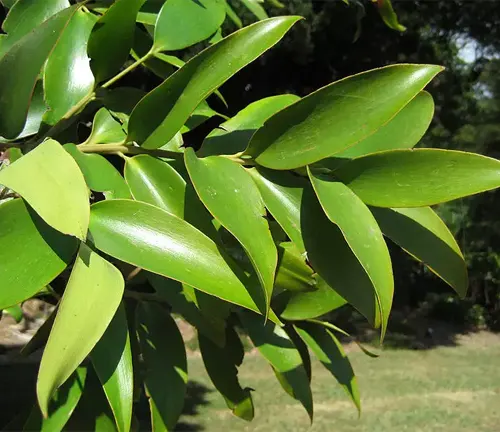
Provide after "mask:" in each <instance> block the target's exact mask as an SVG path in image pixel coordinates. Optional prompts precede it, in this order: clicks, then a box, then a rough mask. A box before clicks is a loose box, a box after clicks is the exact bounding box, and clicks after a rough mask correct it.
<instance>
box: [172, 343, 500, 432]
mask: <svg viewBox="0 0 500 432" xmlns="http://www.w3.org/2000/svg"><path fill="white" fill-rule="evenodd" d="M349 357H350V359H351V362H352V363H353V366H354V370H355V371H356V374H357V376H358V382H359V386H360V390H361V397H362V409H363V413H362V415H361V418H360V419H358V416H357V413H356V410H355V408H354V406H353V405H352V404H351V402H350V401H349V400H348V398H347V396H346V395H345V393H343V391H342V389H341V388H340V387H339V386H338V385H337V383H336V381H335V380H334V379H333V377H331V375H329V373H328V372H327V371H326V369H324V368H323V367H322V366H321V364H319V363H318V362H314V364H313V382H312V388H313V394H314V400H315V419H314V424H313V426H312V428H310V429H309V421H308V418H307V415H306V413H305V411H304V410H303V408H302V407H301V406H300V405H299V404H298V403H296V402H295V400H293V399H291V398H290V397H289V396H288V395H287V394H285V393H284V391H283V390H282V389H281V387H280V386H279V384H278V383H277V381H276V379H275V377H274V374H273V373H272V371H271V370H270V369H269V366H268V365H267V364H266V362H265V361H264V360H263V359H262V358H261V357H260V356H259V355H258V354H256V353H251V354H249V355H247V357H246V359H245V362H244V364H243V366H242V368H241V371H240V379H241V383H242V384H243V385H244V386H248V387H252V388H254V389H255V392H254V403H255V409H256V417H255V419H254V421H253V422H251V423H246V422H244V421H242V420H239V419H237V418H235V417H234V416H232V414H231V412H230V411H229V410H228V409H227V408H226V405H225V403H224V401H223V399H222V397H221V396H220V395H219V394H218V393H216V392H215V391H212V390H213V387H212V385H211V383H210V381H209V380H208V378H207V376H206V373H205V370H204V367H203V362H202V360H201V358H200V357H199V355H193V356H191V358H190V362H189V366H190V371H189V372H190V377H191V379H192V380H193V381H195V382H197V383H199V384H202V385H204V386H206V387H208V388H209V389H210V390H209V392H208V393H206V394H205V396H204V399H205V402H204V404H201V405H197V406H195V409H196V411H197V413H196V415H193V416H191V415H186V416H184V417H182V419H181V422H183V423H187V424H190V425H196V426H198V427H200V428H201V429H192V430H205V431H208V432H212V431H214V432H215V431H217V432H218V431H231V432H233V431H234V432H237V431H262V432H264V431H265V432H280V431H283V432H285V431H286V432H291V431H306V430H310V431H312V432H319V431H325V432H330V431H335V432H351V431H353V432H354V431H356V432H364V431H370V432H378V431H380V432H382V431H383V432H391V431H394V432H396V431H397V432H404V431H411V432H419V431H422V432H433V431H443V432H472V431H474V432H483V431H485V432H486V431H487V432H496V431H499V430H500V338H498V337H496V336H493V335H489V334H480V335H476V336H473V337H471V338H467V340H466V342H465V343H464V344H463V345H460V346H458V347H444V348H436V349H432V350H428V351H413V350H386V351H384V352H383V353H382V356H381V357H380V358H378V359H372V358H369V357H366V356H365V355H364V354H362V353H361V352H359V351H358V350H357V349H354V348H353V351H352V352H351V353H350V354H349Z"/></svg>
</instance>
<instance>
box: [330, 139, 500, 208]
mask: <svg viewBox="0 0 500 432" xmlns="http://www.w3.org/2000/svg"><path fill="white" fill-rule="evenodd" d="M334 175H335V176H336V177H337V178H339V179H340V180H341V181H343V182H344V183H345V184H346V185H348V186H349V188H351V189H352V190H353V191H354V193H356V195H358V196H359V197H360V198H361V199H362V200H363V201H364V202H365V203H366V204H369V205H373V206H376V207H405V208H406V207H423V206H429V205H434V204H438V203H441V202H445V201H451V200H454V199H457V198H461V197H464V196H467V195H473V194H477V193H479V192H484V191H487V190H490V189H496V188H497V187H499V186H500V162H499V161H498V160H496V159H492V158H488V157H485V156H481V155H478V154H474V153H464V152H459V151H451V150H439V149H415V150H393V151H387V152H380V153H374V154H372V155H368V156H364V157H361V158H358V159H354V160H352V161H351V162H349V163H347V164H345V165H343V166H342V167H341V168H339V169H338V170H336V171H335V173H334Z"/></svg>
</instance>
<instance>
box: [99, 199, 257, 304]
mask: <svg viewBox="0 0 500 432" xmlns="http://www.w3.org/2000/svg"><path fill="white" fill-rule="evenodd" d="M137 221H141V224H139V225H138V224H137ZM90 233H91V235H92V239H93V241H94V243H95V245H96V247H97V248H98V249H100V250H102V251H103V252H105V253H107V254H108V255H111V256H113V257H115V258H118V259H120V260H121V261H125V262H128V263H130V264H133V265H135V266H137V267H141V268H143V269H145V270H148V271H151V272H153V273H157V274H160V275H163V276H166V277H169V278H171V279H175V280H178V281H180V282H182V283H185V284H187V285H190V286H192V287H194V288H196V289H199V290H200V291H204V292H206V293H207V294H211V295H214V296H216V297H219V298H221V299H223V300H226V301H228V302H231V303H235V304H238V305H240V306H243V307H245V308H248V309H251V310H254V311H259V308H258V307H257V304H259V305H261V304H262V300H261V299H262V293H261V289H260V287H257V286H254V285H252V284H249V283H248V280H246V279H244V277H243V276H241V275H240V276H239V277H238V276H237V275H236V274H235V273H233V270H232V269H231V267H230V265H229V264H228V263H227V262H226V260H225V259H224V257H223V256H222V255H221V253H220V251H219V249H218V247H217V246H216V244H215V243H214V242H213V241H212V240H210V239H209V238H208V237H206V236H205V235H204V234H203V233H201V232H200V231H198V230H197V229H196V228H194V227H193V226H191V225H189V224H188V223H187V222H185V221H183V220H182V219H179V218H178V217H176V216H174V215H172V214H170V213H167V212H166V211H164V210H161V209H159V208H157V207H154V206H152V205H149V204H145V203H141V202H136V201H127V200H113V201H102V202H99V203H97V204H94V205H93V206H92V213H91V221H90ZM193 251H196V254H193ZM249 290H250V291H251V293H250V292H249ZM254 298H255V300H254Z"/></svg>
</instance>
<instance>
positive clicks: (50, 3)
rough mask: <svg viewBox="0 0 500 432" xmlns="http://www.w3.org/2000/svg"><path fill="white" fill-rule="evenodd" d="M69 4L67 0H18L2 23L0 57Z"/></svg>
mask: <svg viewBox="0 0 500 432" xmlns="http://www.w3.org/2000/svg"><path fill="white" fill-rule="evenodd" d="M69 6H70V4H69V2H68V0H45V1H37V2H34V1H32V0H18V1H17V2H16V5H15V7H12V9H10V11H9V13H8V14H7V17H6V18H5V21H4V22H3V24H2V30H3V31H4V32H5V33H7V34H6V35H4V34H3V35H1V36H0V57H2V56H3V55H4V54H5V53H6V52H7V51H8V50H9V49H10V48H11V47H12V46H13V45H14V44H16V43H17V42H19V41H20V40H21V39H22V38H23V37H24V36H26V35H27V34H28V33H30V32H31V31H33V29H34V28H36V27H37V26H39V25H40V24H42V23H43V22H44V21H46V20H47V19H48V18H50V17H51V16H53V15H55V14H56V13H57V12H60V11H62V10H63V9H65V8H67V7H69Z"/></svg>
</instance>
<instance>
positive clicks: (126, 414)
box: [90, 305, 134, 432]
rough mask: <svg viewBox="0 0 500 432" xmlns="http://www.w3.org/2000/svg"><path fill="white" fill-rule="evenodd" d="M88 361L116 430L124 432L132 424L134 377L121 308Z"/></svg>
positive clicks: (127, 334) (126, 327) (123, 312)
mask: <svg viewBox="0 0 500 432" xmlns="http://www.w3.org/2000/svg"><path fill="white" fill-rule="evenodd" d="M90 358H91V359H92V364H93V365H94V369H95V371H96V373H97V376H98V377H99V380H100V382H101V384H102V387H103V389H104V393H105V394H106V397H107V399H108V401H109V405H110V406H111V409H112V411H113V414H114V417H115V421H116V425H117V427H118V431H119V432H128V431H129V430H130V423H131V421H132V405H133V393H134V376H133V368H132V352H131V349H130V337H129V332H128V325H127V317H126V314H125V308H124V307H123V305H121V306H120V307H119V308H118V310H117V311H116V314H115V316H114V318H113V319H112V321H111V323H110V324H109V326H108V328H107V329H106V332H105V333H104V335H103V336H102V338H101V339H100V340H99V342H98V343H97V344H96V346H95V347H94V349H93V350H92V353H91V354H90Z"/></svg>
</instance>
